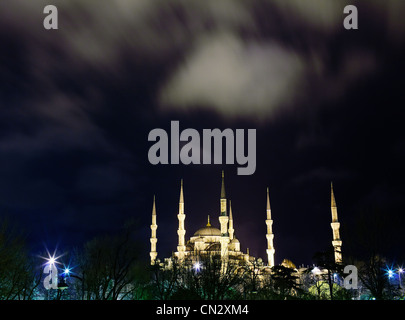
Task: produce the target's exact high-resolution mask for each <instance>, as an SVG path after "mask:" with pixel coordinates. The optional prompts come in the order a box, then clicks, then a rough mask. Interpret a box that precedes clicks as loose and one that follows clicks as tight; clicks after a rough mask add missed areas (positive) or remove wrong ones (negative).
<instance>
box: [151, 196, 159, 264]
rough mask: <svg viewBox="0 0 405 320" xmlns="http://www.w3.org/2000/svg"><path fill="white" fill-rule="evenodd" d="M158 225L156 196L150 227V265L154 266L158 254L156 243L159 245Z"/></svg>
mask: <svg viewBox="0 0 405 320" xmlns="http://www.w3.org/2000/svg"><path fill="white" fill-rule="evenodd" d="M157 227H158V226H157V224H156V202H155V196H153V206H152V224H151V226H150V229H151V238H150V264H151V265H154V264H155V262H156V257H157V252H156V243H157V237H156V229H157Z"/></svg>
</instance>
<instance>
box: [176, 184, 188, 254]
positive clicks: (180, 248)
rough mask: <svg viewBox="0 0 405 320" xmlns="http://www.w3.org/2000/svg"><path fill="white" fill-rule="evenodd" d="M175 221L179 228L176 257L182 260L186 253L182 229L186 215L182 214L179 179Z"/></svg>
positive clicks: (181, 186)
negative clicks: (178, 197) (177, 211)
mask: <svg viewBox="0 0 405 320" xmlns="http://www.w3.org/2000/svg"><path fill="white" fill-rule="evenodd" d="M177 219H179V228H178V229H177V234H178V236H179V243H178V245H177V255H178V258H179V260H183V259H184V254H185V251H186V246H185V235H186V230H185V228H184V220H185V219H186V215H185V214H184V196H183V179H181V185H180V200H179V214H178V215H177Z"/></svg>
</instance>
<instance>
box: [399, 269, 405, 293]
mask: <svg viewBox="0 0 405 320" xmlns="http://www.w3.org/2000/svg"><path fill="white" fill-rule="evenodd" d="M403 272H404V269H402V268H399V269H398V278H399V288H402V284H401V274H402V273H403Z"/></svg>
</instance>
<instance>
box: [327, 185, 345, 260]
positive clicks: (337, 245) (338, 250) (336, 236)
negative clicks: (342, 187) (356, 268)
mask: <svg viewBox="0 0 405 320" xmlns="http://www.w3.org/2000/svg"><path fill="white" fill-rule="evenodd" d="M330 192H331V212H332V223H331V224H330V225H331V227H332V230H333V241H332V245H333V249H334V253H335V263H342V240H340V233H339V228H340V223H339V221H338V214H337V207H336V200H335V194H334V193H333V184H332V182H331V183H330Z"/></svg>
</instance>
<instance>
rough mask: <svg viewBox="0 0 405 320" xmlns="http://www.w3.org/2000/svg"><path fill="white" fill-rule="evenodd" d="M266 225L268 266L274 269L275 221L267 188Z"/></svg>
mask: <svg viewBox="0 0 405 320" xmlns="http://www.w3.org/2000/svg"><path fill="white" fill-rule="evenodd" d="M266 215H267V219H266V225H267V234H266V239H267V250H266V252H267V265H268V266H270V267H274V253H275V252H276V250H275V249H274V244H273V239H274V234H273V220H272V219H271V209H270V197H269V188H267V206H266Z"/></svg>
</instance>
